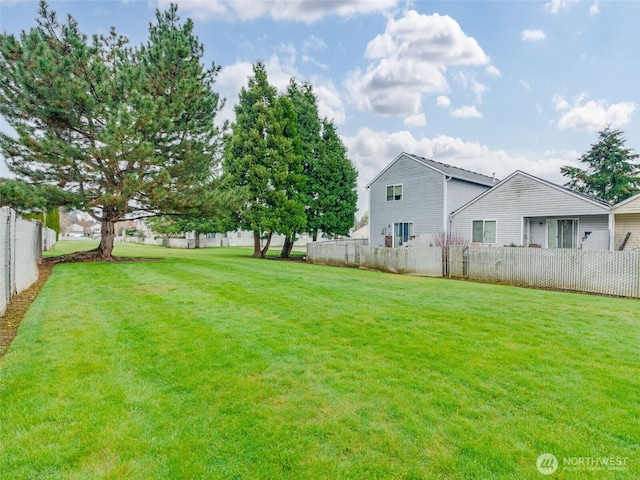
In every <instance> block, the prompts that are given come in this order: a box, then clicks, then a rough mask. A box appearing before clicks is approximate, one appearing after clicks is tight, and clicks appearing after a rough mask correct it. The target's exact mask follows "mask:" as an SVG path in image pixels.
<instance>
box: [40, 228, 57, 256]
mask: <svg viewBox="0 0 640 480" xmlns="http://www.w3.org/2000/svg"><path fill="white" fill-rule="evenodd" d="M57 238H58V235H57V234H56V231H55V230H53V229H51V228H43V229H42V251H47V250H51V249H52V248H53V246H54V245H55V244H56V241H57Z"/></svg>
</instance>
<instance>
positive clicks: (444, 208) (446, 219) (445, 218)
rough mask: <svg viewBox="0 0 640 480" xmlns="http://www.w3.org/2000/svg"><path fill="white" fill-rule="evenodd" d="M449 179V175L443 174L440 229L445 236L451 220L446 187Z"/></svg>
mask: <svg viewBox="0 0 640 480" xmlns="http://www.w3.org/2000/svg"><path fill="white" fill-rule="evenodd" d="M449 180H451V175H445V176H444V190H443V193H442V200H443V205H442V229H443V230H444V233H445V236H446V234H447V233H449V222H450V221H451V218H450V216H449V211H448V210H449V193H448V189H447V183H448V182H449Z"/></svg>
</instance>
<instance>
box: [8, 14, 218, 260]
mask: <svg viewBox="0 0 640 480" xmlns="http://www.w3.org/2000/svg"><path fill="white" fill-rule="evenodd" d="M193 27H194V26H193V23H192V22H191V20H187V21H186V22H184V23H181V22H180V19H179V17H178V14H177V7H176V6H175V5H172V6H171V7H170V8H169V9H168V10H166V11H157V12H156V20H155V23H153V24H151V25H150V26H149V40H148V42H147V43H146V44H145V45H142V46H140V47H138V48H131V47H129V46H128V44H127V40H126V39H125V38H124V37H122V36H120V35H118V34H117V33H116V32H115V30H114V29H112V30H111V33H110V34H109V35H107V36H106V37H105V36H94V37H93V38H92V39H91V40H89V38H88V37H87V36H86V35H84V34H83V33H81V32H80V30H79V27H78V23H77V22H76V21H75V20H74V19H73V18H69V19H68V20H67V22H66V23H60V22H58V20H57V18H56V15H55V13H54V12H52V11H51V10H50V9H49V7H48V6H47V4H46V3H45V2H44V1H42V2H41V3H40V9H39V17H38V19H37V26H36V27H34V28H32V29H30V30H29V31H25V32H23V33H22V34H21V35H20V36H19V38H16V37H15V36H13V35H4V34H3V35H0V114H2V116H3V117H4V118H5V119H6V121H7V122H8V124H9V125H10V126H11V127H12V128H13V129H14V130H15V135H7V134H4V133H3V134H0V149H1V150H2V153H3V155H4V157H5V158H6V160H7V164H8V167H9V169H10V170H11V171H12V172H13V173H14V174H15V175H16V177H17V178H18V179H19V180H21V181H23V182H25V184H27V185H28V186H30V187H33V188H37V189H38V190H37V191H38V192H44V195H45V197H46V198H47V202H48V203H49V204H56V203H57V204H61V205H66V206H69V207H74V208H79V209H82V210H85V211H87V212H88V213H89V214H91V215H92V216H93V217H94V218H95V219H97V220H98V221H100V222H101V226H102V237H101V242H100V246H99V248H98V249H97V251H96V254H97V255H99V256H100V257H102V258H104V259H110V258H112V256H111V253H112V249H113V237H114V234H115V229H114V224H115V223H116V222H117V221H118V220H120V219H121V218H123V217H124V216H125V215H127V214H128V213H130V212H131V211H132V210H137V211H145V212H147V213H149V214H158V213H178V212H180V211H182V210H183V209H190V210H193V209H200V210H203V211H204V210H206V209H207V208H211V206H212V205H214V203H215V202H214V197H215V191H216V189H215V188H214V187H212V183H214V182H215V181H216V175H215V173H214V172H215V166H216V158H217V157H218V155H216V151H217V148H218V140H219V138H218V130H217V129H216V127H215V125H214V118H215V115H216V113H217V112H218V111H219V109H220V107H221V102H220V100H219V96H218V94H217V93H215V92H214V91H213V89H212V87H213V84H214V82H215V78H216V76H217V74H218V70H219V68H218V67H217V66H215V65H212V66H211V67H209V68H205V67H204V66H203V65H202V64H201V60H202V57H203V46H202V44H201V43H200V42H199V41H198V39H197V37H195V36H194V33H193ZM42 187H46V188H42Z"/></svg>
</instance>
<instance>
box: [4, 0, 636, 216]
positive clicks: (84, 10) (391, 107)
mask: <svg viewBox="0 0 640 480" xmlns="http://www.w3.org/2000/svg"><path fill="white" fill-rule="evenodd" d="M174 3H177V4H178V5H179V12H180V14H181V16H182V17H183V18H186V17H191V18H192V19H193V20H194V22H195V24H196V33H197V35H198V36H199V38H200V40H201V41H202V42H203V43H204V45H205V57H206V61H207V62H215V63H216V64H218V65H220V66H221V68H222V70H221V73H220V76H219V79H218V81H217V83H216V90H218V91H219V92H220V93H221V95H222V96H223V97H225V98H226V102H227V106H226V108H225V110H224V111H223V112H222V113H221V115H220V120H223V119H230V120H232V119H233V104H234V103H235V102H236V101H237V98H238V92H239V90H240V88H241V87H242V86H243V85H246V81H247V76H248V75H250V74H251V65H252V64H253V63H254V62H256V61H258V60H262V61H264V62H265V63H266V65H267V71H268V73H269V78H270V81H271V83H272V84H274V85H276V86H277V87H279V88H280V89H281V90H284V88H285V87H286V85H287V83H288V81H289V79H290V78H291V77H295V78H296V79H298V80H301V81H303V80H304V81H309V82H310V83H311V84H312V85H313V87H314V91H315V92H316V95H317V96H318V99H319V104H320V108H321V114H322V115H325V116H327V117H329V118H333V119H334V120H335V122H336V124H337V125H338V131H339V133H340V134H341V137H342V138H343V141H344V142H345V145H346V146H347V148H348V149H349V156H350V157H351V159H352V160H353V161H354V163H355V165H356V167H357V168H358V171H359V196H360V199H359V203H358V205H359V207H360V213H362V212H364V211H365V210H366V209H367V201H368V200H367V194H366V191H365V190H364V188H363V187H364V185H366V184H367V183H368V182H369V181H370V180H371V179H372V178H373V177H374V176H375V175H376V174H377V173H378V172H379V171H380V170H381V169H382V168H384V166H386V165H387V164H388V163H389V162H390V161H392V160H393V159H394V158H395V157H396V156H397V155H398V154H399V153H400V152H402V151H407V152H409V153H414V154H417V155H421V156H424V157H429V158H432V159H434V160H437V161H441V162H445V163H449V164H452V165H456V166H459V167H462V168H467V169H470V170H474V171H477V172H479V173H484V174H487V175H491V174H493V173H495V174H496V175H497V176H498V177H499V178H504V177H506V176H507V175H509V174H510V173H511V172H513V171H514V170H516V169H520V170H524V171H527V172H529V173H531V174H534V175H537V176H540V177H542V178H545V179H548V180H551V181H553V182H556V183H563V182H564V179H563V177H562V176H561V175H560V166H561V165H567V164H577V163H576V160H577V159H578V158H579V156H580V155H581V154H582V153H584V152H585V151H586V150H588V149H589V147H590V145H591V144H592V143H594V142H595V141H596V139H597V131H598V130H599V129H600V128H602V127H603V126H604V125H605V124H607V123H608V124H611V125H612V126H613V127H615V128H620V129H622V130H623V131H624V132H625V135H626V138H627V146H628V147H630V148H633V149H634V150H635V151H636V152H639V153H640V54H639V53H638V52H639V50H638V45H640V1H637V0H627V1H596V0H588V1H582V0H553V1H549V2H542V1H541V2H525V1H482V0H476V1H446V2H438V1H428V2H427V1H399V0H363V1H360V0H343V1H336V0H268V1H267V0H251V1H248V0H174ZM168 4H169V2H168V1H165V0H145V1H142V0H139V1H134V0H128V1H125V0H111V1H99V0H96V1H87V0H85V1H69V0H64V1H63V0H60V1H51V2H50V5H51V6H52V8H53V9H54V10H55V11H56V12H58V15H59V17H60V18H64V17H65V16H66V14H71V15H72V16H74V17H75V18H76V19H77V20H78V21H79V24H80V28H81V30H82V31H83V32H85V33H87V34H93V33H106V32H108V30H109V28H110V27H111V26H115V27H116V29H117V30H118V32H119V33H121V34H124V35H126V36H127V37H128V38H129V39H130V41H131V43H132V44H134V45H137V44H139V43H141V42H143V41H144V40H145V39H146V34H147V27H148V24H149V22H150V21H152V20H153V16H154V11H155V9H156V8H166V7H167V6H168ZM36 8H37V2H35V1H33V0H0V30H2V31H3V32H12V33H18V32H19V31H20V30H22V29H28V28H30V27H31V26H33V25H34V23H35V20H34V19H35V16H36V13H35V12H36ZM3 127H4V128H6V124H5V123H4V122H3V121H2V120H1V119H0V128H3ZM0 173H1V174H3V175H5V174H6V167H5V166H4V165H2V166H0Z"/></svg>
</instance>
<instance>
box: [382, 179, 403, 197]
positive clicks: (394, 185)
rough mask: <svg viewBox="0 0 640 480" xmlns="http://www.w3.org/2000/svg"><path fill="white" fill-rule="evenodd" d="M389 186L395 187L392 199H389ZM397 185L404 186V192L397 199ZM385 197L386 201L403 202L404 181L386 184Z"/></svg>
mask: <svg viewBox="0 0 640 480" xmlns="http://www.w3.org/2000/svg"><path fill="white" fill-rule="evenodd" d="M389 187H391V188H393V198H392V199H391V200H389V195H388V194H387V190H388V189H389ZM396 187H401V188H402V193H401V194H400V199H399V200H396V199H395V196H396V195H395V193H396V192H395V188H396ZM384 199H385V202H401V201H403V200H404V184H403V183H394V184H392V185H386V186H385V187H384Z"/></svg>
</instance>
